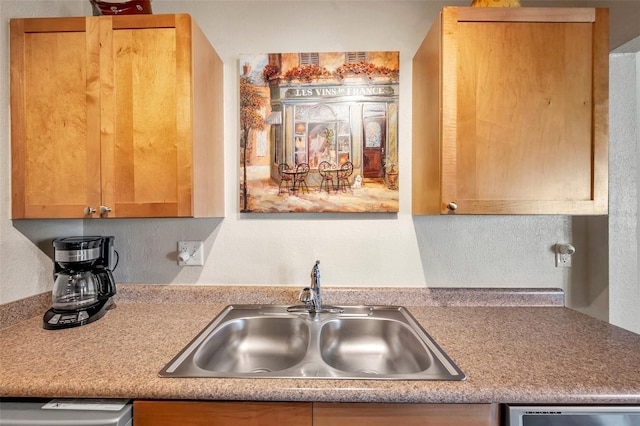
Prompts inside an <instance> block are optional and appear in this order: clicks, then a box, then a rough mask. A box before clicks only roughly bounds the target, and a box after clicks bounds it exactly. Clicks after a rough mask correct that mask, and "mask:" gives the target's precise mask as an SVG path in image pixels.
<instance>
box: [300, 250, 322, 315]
mask: <svg viewBox="0 0 640 426" xmlns="http://www.w3.org/2000/svg"><path fill="white" fill-rule="evenodd" d="M318 265H320V261H319V260H316V264H315V265H313V268H312V269H311V284H309V287H305V288H303V289H302V291H301V292H300V296H298V299H300V301H301V302H302V303H304V305H305V307H306V308H308V309H309V311H313V312H320V311H321V310H322V296H321V295H320V267H319V266H318Z"/></svg>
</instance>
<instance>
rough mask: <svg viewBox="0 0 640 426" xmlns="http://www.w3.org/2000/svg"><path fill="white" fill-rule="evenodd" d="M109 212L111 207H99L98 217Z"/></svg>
mask: <svg viewBox="0 0 640 426" xmlns="http://www.w3.org/2000/svg"><path fill="white" fill-rule="evenodd" d="M110 212H111V207H107V206H100V215H101V216H102V215H106V214H108V213H110Z"/></svg>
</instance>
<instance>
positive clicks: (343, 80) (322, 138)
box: [239, 52, 399, 213]
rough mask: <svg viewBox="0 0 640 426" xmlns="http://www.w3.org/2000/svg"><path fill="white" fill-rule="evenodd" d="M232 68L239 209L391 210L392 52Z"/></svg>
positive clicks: (395, 81) (264, 58) (252, 60)
mask: <svg viewBox="0 0 640 426" xmlns="http://www.w3.org/2000/svg"><path fill="white" fill-rule="evenodd" d="M240 65H241V66H240V69H241V74H240V126H241V132H240V170H241V178H240V197H239V198H240V200H239V201H240V211H241V212H246V213H250V212H255V213H276V212H392V213H394V212H397V211H398V203H399V199H398V198H399V197H398V194H399V191H398V172H399V168H398V93H399V53H398V52H339V53H315V52H312V53H271V54H252V55H243V56H242V57H241V60H240Z"/></svg>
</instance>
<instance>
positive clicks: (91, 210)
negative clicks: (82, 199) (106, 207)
mask: <svg viewBox="0 0 640 426" xmlns="http://www.w3.org/2000/svg"><path fill="white" fill-rule="evenodd" d="M95 212H96V209H94V208H93V207H89V206H87V207H85V208H84V214H85V216H91V215H92V214H94V213H95Z"/></svg>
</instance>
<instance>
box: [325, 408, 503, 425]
mask: <svg viewBox="0 0 640 426" xmlns="http://www.w3.org/2000/svg"><path fill="white" fill-rule="evenodd" d="M498 424H499V417H498V405H497V404H373V403H314V404H313V425H314V426H340V425H348V426H360V425H362V426H396V425H402V426H414V425H415V426H424V425H429V426H458V425H465V426H498Z"/></svg>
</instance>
